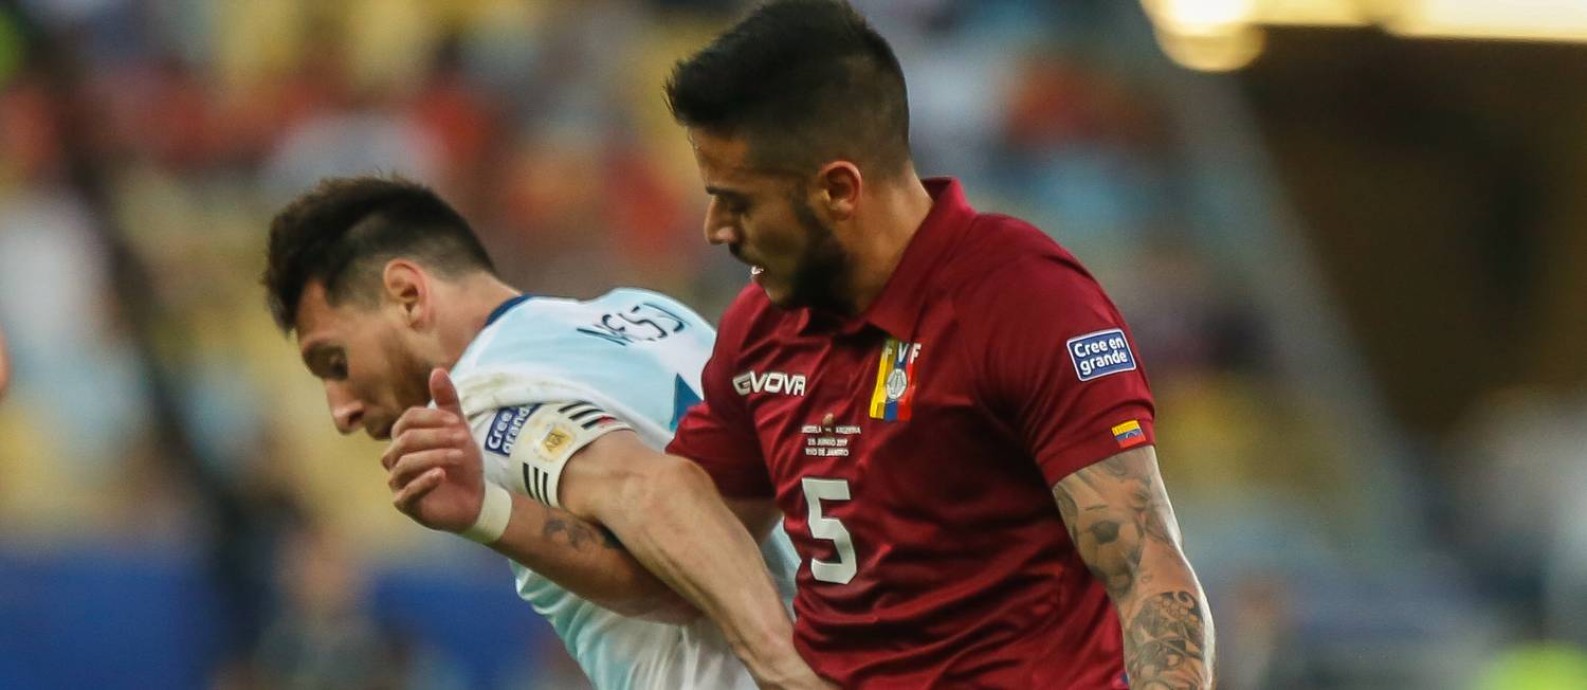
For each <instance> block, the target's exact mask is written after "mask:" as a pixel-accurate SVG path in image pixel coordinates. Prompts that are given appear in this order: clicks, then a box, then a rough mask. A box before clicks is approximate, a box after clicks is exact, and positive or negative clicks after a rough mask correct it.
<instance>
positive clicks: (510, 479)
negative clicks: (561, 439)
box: [452, 289, 799, 690]
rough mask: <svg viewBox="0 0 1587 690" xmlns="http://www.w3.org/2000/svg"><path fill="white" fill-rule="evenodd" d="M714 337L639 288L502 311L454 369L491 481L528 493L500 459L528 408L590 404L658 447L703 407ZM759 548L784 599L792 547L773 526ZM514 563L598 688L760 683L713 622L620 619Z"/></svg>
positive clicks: (672, 689) (527, 593)
mask: <svg viewBox="0 0 1587 690" xmlns="http://www.w3.org/2000/svg"><path fill="white" fill-rule="evenodd" d="M715 336H716V334H715V331H714V330H713V329H712V328H711V326H710V325H709V324H708V323H706V322H705V320H704V319H702V318H700V316H699V315H698V314H695V313H694V312H693V311H692V310H690V309H689V308H688V307H685V306H683V305H682V304H680V303H678V302H677V301H676V300H673V299H671V298H669V297H666V296H664V295H660V294H657V293H654V292H649V291H645V290H634V289H619V290H614V291H612V292H610V293H607V294H606V295H603V296H601V297H599V298H597V299H594V300H590V301H587V302H580V301H575V300H567V299H555V298H546V297H533V298H519V299H517V300H514V301H512V302H509V303H508V304H506V305H503V308H502V309H498V310H497V312H496V313H495V314H492V316H491V319H490V321H489V322H488V324H487V325H486V327H485V329H484V330H483V331H481V332H480V334H479V336H478V337H476V338H475V339H474V342H472V343H470V344H469V347H468V349H467V350H465V351H464V353H463V357H462V358H461V359H460V360H459V361H458V363H457V366H455V367H453V369H452V378H453V380H454V381H455V382H456V383H457V387H458V392H459V395H460V396H461V399H462V403H463V411H464V413H465V414H467V415H468V418H469V423H470V425H471V426H472V427H473V429H474V437H475V440H476V441H477V442H478V443H479V444H480V445H481V447H482V448H483V449H484V450H485V452H484V454H483V455H484V457H485V474H486V478H487V480H488V481H492V482H495V483H497V484H499V485H501V486H503V487H507V488H508V489H509V490H515V491H519V492H520V493H527V494H530V495H533V494H534V492H533V491H532V490H528V491H525V490H523V489H522V488H521V487H522V483H520V482H518V481H515V479H517V478H516V477H514V476H513V472H514V469H513V465H512V463H510V462H509V461H508V458H507V456H508V455H509V454H510V452H511V444H512V443H513V442H514V441H515V440H516V435H517V433H518V432H519V430H520V429H519V428H518V427H519V426H521V425H522V420H523V419H524V418H525V417H526V416H527V411H528V410H532V409H535V406H540V405H553V404H555V405H571V404H572V403H588V404H590V405H591V406H592V407H594V408H598V409H600V410H603V411H604V413H605V414H609V415H611V416H612V417H615V418H617V420H620V421H621V422H623V423H626V424H627V426H628V427H631V428H632V429H633V430H634V431H635V432H636V433H638V435H639V436H640V438H641V439H643V440H644V442H645V443H647V444H648V445H650V446H652V447H654V448H656V449H661V448H663V447H665V446H666V444H667V442H668V441H670V440H671V439H672V433H673V430H674V429H675V428H676V427H677V425H678V420H679V419H680V418H681V417H682V415H683V412H684V410H686V409H688V408H689V407H691V406H692V405H694V404H695V403H697V402H699V400H700V396H699V394H698V391H699V390H700V370H701V369H702V368H704V366H705V362H706V360H707V359H708V358H709V357H710V354H711V346H712V341H713V340H714V339H715ZM514 420H517V421H518V425H517V426H514V425H513V422H514ZM504 434H510V435H511V437H508V438H504ZM504 444H506V451H505V452H504V450H503V448H504ZM558 472H560V470H558ZM528 482H529V480H528V478H527V477H525V478H524V482H523V483H528ZM531 486H532V484H531ZM551 486H552V489H551V492H552V501H553V502H554V500H555V486H556V485H555V483H553V484H552V485H551ZM761 551H762V553H763V555H764V556H765V558H766V564H767V567H768V569H769V570H770V571H771V573H772V578H773V580H774V581H775V582H776V584H777V587H778V589H779V590H780V591H781V593H782V595H783V601H784V603H785V604H786V603H787V602H788V601H789V600H791V598H792V596H793V591H794V584H793V578H794V572H795V570H796V569H797V567H798V563H799V561H798V557H797V556H796V555H794V551H793V545H792V544H791V543H790V542H789V541H788V537H787V535H786V534H784V533H783V531H782V529H781V527H778V528H776V529H775V530H774V531H773V533H772V535H771V536H770V537H769V538H768V539H767V540H766V542H765V543H764V544H763V545H762V547H761ZM512 567H513V572H514V573H515V575H516V576H517V583H518V594H519V596H521V597H522V598H523V599H524V600H525V601H528V602H529V603H530V604H532V605H533V606H534V608H535V610H536V611H538V612H540V614H541V615H543V616H545V617H546V619H547V620H548V621H550V622H551V626H552V627H553V628H554V629H555V630H556V632H557V634H558V635H560V636H561V637H562V640H563V642H564V644H566V645H567V648H568V651H569V652H570V653H572V655H573V657H574V659H576V660H577V661H578V663H579V665H580V666H581V667H582V668H583V669H584V672H585V673H586V674H587V675H588V676H589V677H590V680H591V682H593V683H594V684H595V687H596V688H599V689H600V690H629V689H634V690H651V689H654V690H662V689H665V690H676V689H681V688H696V689H699V690H717V689H737V688H745V689H749V688H754V687H755V686H754V683H753V681H752V680H751V678H750V675H749V672H748V671H747V670H746V669H745V668H744V666H743V664H741V663H740V662H739V660H738V659H737V658H736V657H735V656H733V653H732V650H731V649H730V648H729V647H728V644H727V642H726V640H725V639H724V638H723V637H722V634H721V632H720V630H718V629H717V627H716V625H715V624H714V623H712V622H711V621H710V620H708V619H705V618H701V619H699V620H697V621H696V622H694V623H691V624H688V625H682V626H679V625H669V624H664V623H655V622H650V621H644V620H639V619H632V618H624V617H623V616H620V615H618V614H616V613H613V612H611V611H608V610H606V609H604V608H601V607H600V606H597V605H596V604H593V603H590V602H588V601H586V600H584V599H582V598H579V597H577V596H575V595H573V594H571V593H569V592H568V591H567V590H564V589H563V588H561V587H559V586H558V585H557V584H556V583H553V582H551V581H550V580H548V579H546V578H544V577H541V576H540V575H539V574H537V573H535V572H534V571H532V570H529V569H528V568H525V567H523V566H521V565H519V564H517V563H513V564H512Z"/></svg>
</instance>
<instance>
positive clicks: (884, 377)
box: [871, 338, 920, 422]
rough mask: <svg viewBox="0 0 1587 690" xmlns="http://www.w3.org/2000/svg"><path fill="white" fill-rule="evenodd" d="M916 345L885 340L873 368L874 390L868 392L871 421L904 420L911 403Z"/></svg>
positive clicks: (916, 355) (913, 392)
mask: <svg viewBox="0 0 1587 690" xmlns="http://www.w3.org/2000/svg"><path fill="white" fill-rule="evenodd" d="M919 357H920V343H906V342H903V341H900V340H898V339H896V338H888V339H887V344H885V345H883V346H882V356H881V360H880V361H879V362H878V363H877V368H876V389H875V391H874V392H872V393H871V418H873V419H880V420H884V421H888V422H893V421H906V420H908V419H909V412H910V408H911V407H912V405H913V403H914V400H915V360H916V359H918V358H919Z"/></svg>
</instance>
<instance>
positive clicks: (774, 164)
mask: <svg viewBox="0 0 1587 690" xmlns="http://www.w3.org/2000/svg"><path fill="white" fill-rule="evenodd" d="M666 93H667V98H668V101H669V104H670V106H671V108H672V112H673V114H674V116H675V117H676V119H677V120H678V121H679V123H681V124H682V125H683V126H684V127H685V128H686V129H687V133H688V136H689V139H690V141H691V142H692V144H693V146H694V152H695V156H696V160H697V162H698V164H699V168H700V172H701V175H702V177H703V180H704V182H705V189H706V191H707V192H708V193H709V194H710V195H711V205H710V208H709V210H708V212H707V218H706V225H705V233H706V236H707V239H709V241H710V242H711V243H713V244H719V245H726V246H727V248H728V250H729V251H731V252H732V253H733V255H734V256H736V257H737V258H739V259H740V260H742V261H743V262H744V263H746V264H749V265H750V266H751V270H750V272H751V275H752V282H753V285H751V286H749V287H747V288H746V289H745V290H744V291H743V293H742V294H740V295H739V297H738V299H737V300H736V301H735V302H734V303H733V305H732V306H731V307H729V308H728V310H727V313H726V314H725V316H724V317H723V320H722V323H721V328H720V329H719V335H718V339H717V345H716V350H715V352H714V354H713V357H712V360H711V362H710V364H709V365H707V367H706V370H705V373H704V378H703V381H702V385H703V386H704V391H703V393H704V397H705V403H704V404H703V405H701V406H698V407H696V408H694V410H693V411H692V412H691V413H690V414H689V415H688V416H687V417H686V418H685V419H684V421H683V423H682V424H681V425H680V427H679V429H678V432H677V435H676V438H675V440H674V441H673V444H672V445H671V446H670V447H669V451H670V452H672V453H674V454H677V455H682V456H685V457H688V458H691V459H693V460H695V461H696V462H698V463H700V464H701V465H702V466H703V467H705V469H706V470H707V471H708V472H709V473H710V474H711V475H712V478H713V479H714V480H715V481H716V483H717V485H718V488H719V489H720V490H721V491H722V493H723V495H724V496H727V497H728V498H730V499H735V500H738V501H762V502H765V503H768V504H770V503H775V504H776V506H777V507H778V508H780V509H781V512H782V515H783V516H784V524H785V526H786V527H787V530H788V533H789V535H790V536H792V537H793V540H794V543H795V545H796V546H797V548H798V550H799V552H800V555H801V557H802V558H803V559H804V560H805V562H806V566H807V567H805V568H801V569H800V572H799V581H798V584H799V592H798V596H797V597H796V599H795V602H794V605H795V612H796V614H797V615H796V622H795V642H796V644H797V646H798V648H799V649H800V652H801V654H802V655H803V656H804V657H805V658H806V659H807V660H808V661H809V662H810V663H811V665H812V666H813V667H814V668H815V669H816V671H817V672H819V673H821V674H822V675H824V676H826V677H828V678H830V679H832V680H834V681H836V682H837V683H838V684H839V685H841V686H842V687H845V688H855V687H877V688H921V687H951V688H961V687H992V688H1064V689H1074V690H1080V689H1088V690H1089V689H1096V688H1125V687H1131V688H1206V687H1210V686H1211V685H1212V661H1213V653H1212V652H1213V629H1212V620H1211V618H1210V615H1209V612H1208V607H1207V604H1206V598H1205V595H1204V593H1203V592H1202V588H1201V586H1200V584H1199V583H1198V582H1197V579H1196V576H1195V573H1194V572H1193V571H1192V569H1191V566H1190V563H1189V562H1188V560H1187V559H1186V558H1185V555H1184V552H1183V550H1182V548H1181V543H1180V536H1179V528H1178V525H1177V523H1176V520H1175V517H1174V513H1173V510H1172V508H1171V507H1170V505H1169V501H1168V495H1167V493H1166V491H1165V489H1164V486H1163V481H1162V478H1161V476H1160V475H1159V472H1158V467H1157V460H1156V456H1155V452H1154V449H1153V448H1154V446H1153V444H1154V438H1153V430H1152V422H1153V403H1152V396H1151V392H1150V391H1149V389H1148V387H1147V381H1146V378H1145V372H1144V370H1143V368H1142V365H1141V364H1140V362H1139V361H1138V360H1137V359H1136V355H1135V353H1136V351H1137V350H1136V348H1135V346H1134V344H1133V343H1132V342H1131V336H1130V333H1129V329H1128V328H1127V327H1126V326H1125V324H1124V321H1123V319H1122V318H1121V317H1120V315H1119V313H1118V311H1117V309H1115V308H1114V306H1113V304H1112V303H1111V302H1110V301H1109V299H1108V298H1107V296H1106V295H1105V294H1104V293H1103V291H1102V289H1101V287H1099V286H1098V284H1097V283H1096V281H1095V280H1094V279H1093V278H1092V277H1091V275H1090V274H1089V273H1087V272H1086V270H1085V269H1084V268H1083V267H1082V266H1081V265H1080V264H1079V262H1077V261H1076V260H1075V258H1074V257H1073V256H1071V255H1070V254H1069V252H1067V251H1065V250H1064V249H1063V248H1062V247H1060V246H1058V245H1057V244H1056V243H1054V242H1053V241H1052V240H1050V239H1049V238H1048V237H1047V236H1046V235H1044V234H1043V233H1041V232H1040V231H1039V230H1037V229H1036V228H1034V227H1032V226H1031V225H1029V224H1027V223H1024V222H1022V221H1020V220H1018V219H1015V218H1010V217H1007V216H999V215H993V214H984V213H979V212H977V211H976V210H974V209H973V208H971V207H970V206H969V204H968V203H967V202H966V201H965V196H964V192H963V191H962V190H961V188H960V186H959V184H958V182H956V181H954V180H952V179H929V180H922V179H920V178H918V177H917V176H916V173H915V170H914V166H913V164H912V162H911V156H910V151H909V142H908V129H909V114H908V105H907V99H906V95H905V83H904V77H903V73H902V70H901V69H900V67H899V64H898V61H897V59H896V58H895V57H894V55H893V52H892V50H891V48H890V47H889V46H888V44H887V42H886V40H885V39H883V38H882V37H881V36H880V35H879V34H878V33H876V32H875V31H874V30H873V29H872V28H871V27H870V26H869V25H868V24H867V23H866V22H865V20H864V19H863V18H862V17H861V16H860V15H859V14H858V13H856V12H855V11H854V10H853V9H852V8H850V7H849V6H848V5H847V4H846V3H842V2H835V1H830V0H774V1H773V2H771V3H768V4H766V5H764V6H762V7H760V8H759V9H758V10H756V11H755V12H753V13H752V14H751V15H749V16H748V17H747V18H746V19H744V20H743V21H741V22H740V23H739V24H737V25H736V26H734V27H733V28H732V29H730V30H728V31H727V32H726V33H724V34H722V35H721V36H719V37H718V38H717V39H716V40H715V41H714V42H713V43H711V44H710V45H709V46H707V47H706V48H705V49H703V50H702V51H700V52H699V53H697V54H696V55H694V56H693V57H691V58H689V59H687V60H685V61H683V62H681V63H679V65H678V66H677V68H676V70H675V71H674V73H673V75H672V78H671V80H670V81H669V82H668V84H667V89H666ZM1126 671H1127V673H1126ZM1126 679H1127V680H1126Z"/></svg>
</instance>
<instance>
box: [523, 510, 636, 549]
mask: <svg viewBox="0 0 1587 690" xmlns="http://www.w3.org/2000/svg"><path fill="white" fill-rule="evenodd" d="M546 512H547V513H548V514H547V515H546V521H545V526H544V527H543V528H541V530H540V534H541V536H544V537H545V538H546V539H548V540H550V541H553V542H561V543H565V544H567V545H568V546H570V547H573V550H574V551H577V550H579V549H582V548H584V545H585V544H595V545H599V546H604V547H606V548H608V549H621V548H623V545H622V543H621V542H619V541H617V536H616V535H614V534H612V533H611V531H610V530H608V529H606V528H605V527H595V526H591V525H589V524H587V523H585V522H584V521H583V520H580V519H578V518H575V517H571V516H568V515H565V514H563V513H561V512H560V511H556V510H550V509H546Z"/></svg>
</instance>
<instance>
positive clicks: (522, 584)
mask: <svg viewBox="0 0 1587 690" xmlns="http://www.w3.org/2000/svg"><path fill="white" fill-rule="evenodd" d="M264 283H265V287H266V289H267V291H268V297H269V304H270V308H271V312H272V315H273V316H274V317H275V319H276V322H277V324H278V325H279V326H280V327H281V328H282V330H283V331H285V332H288V333H292V334H295V335H296V337H297V340H298V345H299V348H300V350H301V353H302V357H303V362H304V364H305V365H306V366H307V367H308V369H309V371H310V372H311V373H313V374H314V375H315V376H316V377H318V378H319V379H321V381H322V382H323V383H324V386H325V393H326V398H327V402H328V404H329V407H330V411H331V415H332V417H333V418H334V420H335V423H336V427H337V429H338V430H340V431H341V432H342V433H344V434H345V433H353V432H355V431H358V430H360V429H362V430H364V431H365V432H366V433H368V434H369V435H370V436H372V437H374V438H377V439H392V443H391V445H390V447H389V449H388V452H387V453H386V454H385V456H384V457H383V458H382V462H383V464H384V465H385V467H386V469H387V470H388V472H389V481H388V483H389V486H390V488H391V490H392V493H393V503H394V504H395V505H396V506H397V507H398V509H400V510H402V511H403V512H404V513H406V514H408V515H409V516H410V517H412V518H413V519H414V520H415V521H417V522H419V523H420V524H422V525H424V526H426V527H430V528H432V529H438V530H445V531H449V532H455V533H459V534H462V535H463V536H466V537H469V538H471V539H474V540H475V541H478V542H481V543H484V544H487V545H488V546H490V548H492V549H494V550H495V551H497V552H499V553H501V554H502V555H504V556H507V557H508V558H509V559H510V560H511V562H512V568H513V571H514V574H515V575H516V580H517V589H518V593H519V595H520V596H521V597H522V598H523V599H524V600H526V601H528V602H529V603H530V604H531V605H532V606H533V607H534V609H535V610H536V611H538V612H539V613H540V614H541V615H543V616H545V617H546V618H547V620H549V621H550V622H551V624H552V626H553V627H554V628H555V630H556V632H557V634H558V635H560V636H561V637H562V639H563V641H564V642H565V643H566V645H567V648H568V650H569V651H570V652H571V653H572V654H573V656H574V658H575V659H577V661H578V662H579V664H580V666H581V667H582V668H583V669H584V671H585V673H586V674H588V675H589V677H590V679H591V680H592V681H593V682H594V684H595V686H596V687H597V688H601V689H602V690H607V689H613V690H622V689H628V688H634V689H652V688H653V689H656V690H663V689H665V690H676V689H680V688H698V689H700V690H715V689H718V688H725V689H736V688H749V687H754V686H756V685H759V686H760V687H773V688H819V687H825V685H824V683H823V682H822V681H821V680H820V679H819V678H818V677H816V676H815V674H814V673H813V672H812V671H811V670H810V669H809V667H808V666H807V665H805V663H804V661H803V660H802V659H800V658H799V656H798V655H797V653H796V652H795V651H794V648H793V645H792V628H791V624H790V621H789V617H788V610H787V602H788V600H789V598H790V597H791V596H792V593H793V592H792V590H793V584H792V578H793V571H794V569H795V568H797V566H798V561H797V559H796V557H795V556H794V555H793V552H792V548H791V546H790V545H789V543H788V540H787V537H786V535H784V534H783V533H782V531H781V528H780V527H775V516H774V515H758V514H757V515H748V514H740V513H736V512H735V511H734V509H733V506H729V505H728V504H727V503H725V502H724V501H723V499H722V498H721V496H720V495H718V494H717V493H716V491H715V488H714V487H713V485H712V483H711V480H710V479H709V478H708V477H707V476H706V475H705V474H704V473H703V472H702V471H700V470H699V469H698V468H696V467H695V466H694V465H693V464H692V463H690V462H689V461H687V460H684V459H681V458H677V457H674V456H669V455H666V454H664V453H662V452H661V451H660V449H661V448H663V447H664V446H665V445H666V443H667V442H668V440H669V439H670V438H671V436H672V432H673V429H674V428H676V426H677V423H678V420H679V418H680V417H681V416H682V414H683V411H684V410H685V409H687V408H688V407H690V406H691V405H693V404H694V403H696V402H698V400H699V394H698V393H697V391H698V390H699V376H700V370H701V368H702V367H703V365H704V363H705V361H706V359H707V358H708V357H709V356H710V352H711V347H712V342H713V339H714V335H715V334H714V332H713V330H712V328H711V327H710V325H708V324H707V323H706V322H705V321H704V320H703V319H701V318H700V317H699V316H698V315H697V314H695V313H694V312H693V311H691V310H690V309H689V308H687V307H685V306H684V305H682V304H680V303H678V302H677V301H675V300H673V299H671V298H668V297H666V296H664V295H660V294H657V293H653V292H647V291H644V290H633V289H619V290H614V291H612V292H610V293H608V294H606V295H604V296H602V297H599V298H597V299H594V300H590V301H575V300H569V299H556V298H550V297H541V296H529V295H523V294H520V293H519V292H518V291H517V290H515V289H513V288H512V287H510V286H508V285H506V284H505V283H503V282H501V281H500V280H499V279H498V278H497V277H496V275H495V272H494V268H493V266H492V264H491V261H490V259H489V257H488V256H487V255H486V253H485V251H484V249H483V248H482V247H481V246H480V244H479V242H478V240H477V239H476V238H475V236H474V234H473V233H472V231H471V230H470V229H469V226H468V224H467V222H466V221H465V220H464V219H463V218H462V217H461V216H460V215H459V214H458V213H457V212H456V211H455V210H453V209H452V208H451V207H450V206H449V205H447V204H446V203H445V202H444V201H443V200H442V199H440V198H439V197H438V196H437V195H435V194H434V193H433V192H431V191H430V190H428V189H426V188H424V187H423V186H420V185H417V184H413V183H410V182H407V181H403V180H398V179H386V178H375V177H361V178H342V179H331V180H326V181H324V182H323V183H321V184H320V185H319V186H318V187H316V188H315V189H314V190H312V191H310V192H308V193H307V194H305V195H303V196H301V197H299V198H298V199H297V200H295V201H293V202H292V203H291V204H289V205H288V206H287V207H286V208H285V209H284V210H282V211H281V212H280V213H279V214H278V215H277V216H276V217H275V219H274V220H273V221H272V224H271V228H270V241H269V264H268V267H267V269H266V272H265V276H264ZM432 401H433V404H431V403H432ZM427 405H428V406H427ZM581 457H599V458H600V460H601V461H600V462H583V463H581V462H574V461H575V460H577V459H579V458H581ZM613 459H616V460H618V462H616V463H614V462H612V460H613ZM614 466H617V467H624V468H630V469H627V470H625V471H623V472H610V468H611V467H614ZM586 467H588V468H597V467H598V468H603V469H602V471H604V472H607V475H606V476H603V477H600V478H598V479H594V480H586V479H585V478H582V477H581V479H580V481H579V484H580V486H581V487H582V486H600V487H602V490H601V491H598V492H585V491H581V492H580V493H579V494H578V495H577V496H567V497H565V498H568V499H569V500H576V501H579V502H581V503H583V505H578V506H569V507H570V508H573V507H576V508H578V509H579V510H581V511H585V510H587V511H590V513H591V514H601V511H600V510H599V507H598V506H593V507H592V506H590V505H588V504H589V503H590V502H600V501H639V502H648V503H654V505H655V509H654V510H652V511H649V515H650V518H649V519H653V520H662V521H673V522H676V523H677V525H678V529H676V530H673V531H672V532H673V533H674V534H676V535H678V537H677V539H676V540H674V541H670V542H667V541H662V542H656V541H644V542H641V543H630V544H622V543H620V542H618V541H617V539H615V538H613V536H612V534H613V533H616V534H618V535H621V534H624V533H626V532H632V531H634V530H630V529H628V526H625V525H622V524H608V525H607V526H606V528H597V527H594V526H592V525H591V524H589V523H586V522H583V521H581V520H579V519H578V518H575V517H573V516H572V515H571V514H569V513H567V512H564V511H563V510H561V508H560V503H559V501H560V500H561V499H562V498H564V497H563V496H562V495H561V493H560V492H559V491H558V486H559V484H560V481H561V478H562V477H563V473H564V471H567V472H569V473H575V472H578V471H581V468H586ZM570 476H571V474H570ZM592 482H593V483H592ZM746 525H748V526H750V528H749V529H746ZM607 528H609V529H610V530H611V531H610V532H607V531H605V530H606V529H607ZM752 532H753V533H752ZM757 542H759V543H760V546H757ZM641 566H643V567H641ZM647 569H648V570H647ZM652 573H655V574H654V575H652ZM679 593H681V596H680V594H679ZM699 612H704V613H705V614H706V616H707V617H700V616H699ZM735 654H736V655H737V657H739V658H735ZM740 658H741V659H742V662H741V661H740Z"/></svg>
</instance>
